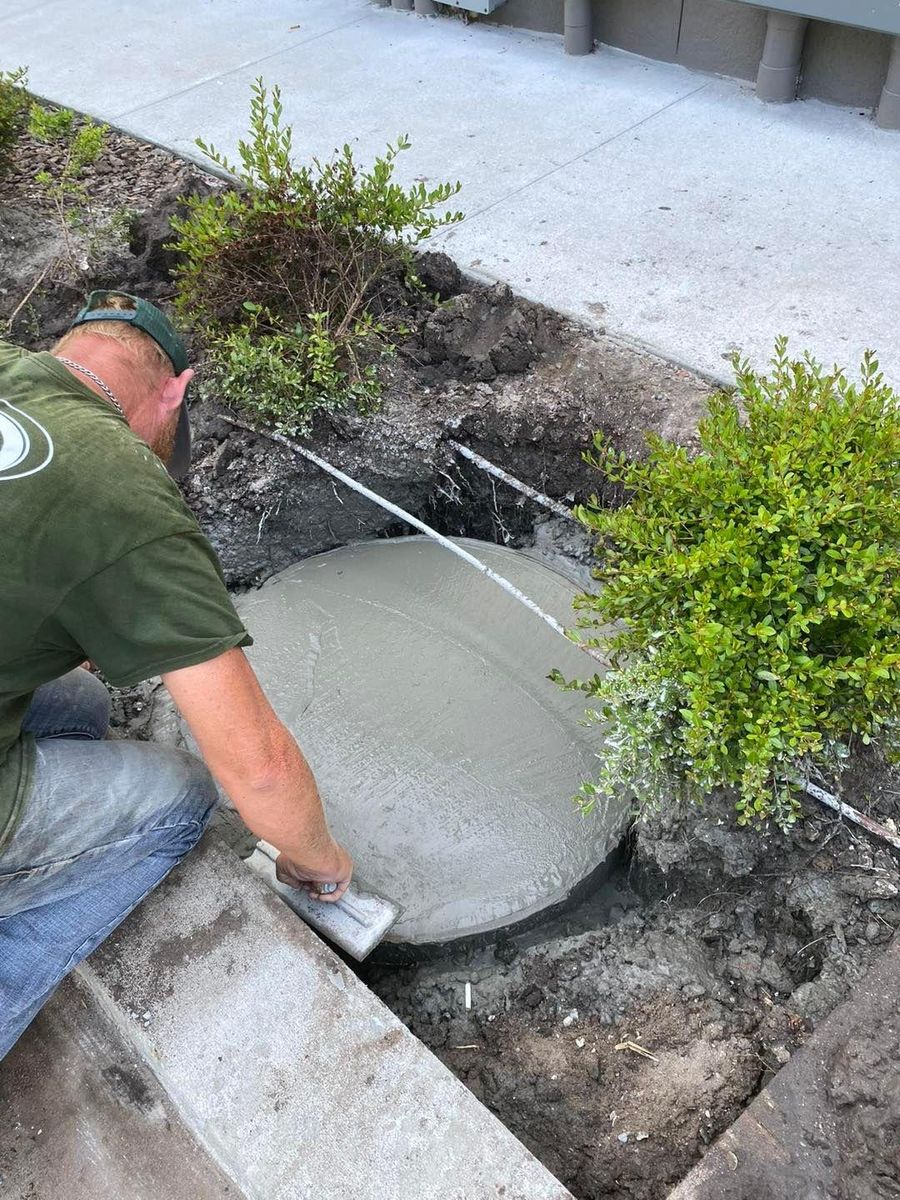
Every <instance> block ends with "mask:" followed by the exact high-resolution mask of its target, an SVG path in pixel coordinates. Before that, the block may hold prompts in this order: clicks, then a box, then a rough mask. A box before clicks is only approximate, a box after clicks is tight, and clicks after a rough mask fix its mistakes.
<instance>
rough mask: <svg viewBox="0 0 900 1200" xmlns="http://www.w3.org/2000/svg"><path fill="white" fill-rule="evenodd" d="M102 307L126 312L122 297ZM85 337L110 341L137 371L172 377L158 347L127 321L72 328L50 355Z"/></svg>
mask: <svg viewBox="0 0 900 1200" xmlns="http://www.w3.org/2000/svg"><path fill="white" fill-rule="evenodd" d="M105 307H106V308H116V309H121V310H122V311H123V312H128V311H129V309H130V305H129V304H128V302H127V299H126V297H124V296H110V297H109V298H108V300H107V302H106V305H105ZM85 335H90V336H91V337H95V336H96V337H107V338H112V339H113V341H116V342H119V344H120V345H122V346H124V347H125V348H126V349H127V350H128V352H129V353H130V354H131V355H132V356H133V357H134V358H135V359H136V360H137V362H138V364H139V366H140V367H142V368H143V369H144V370H145V371H147V372H148V373H150V374H151V375H153V376H155V377H159V376H167V375H174V374H175V368H174V367H173V366H172V360H171V359H170V358H169V356H168V354H166V352H165V350H163V348H162V346H160V345H159V344H158V343H157V342H155V341H154V340H153V338H152V337H150V335H149V333H144V331H143V330H142V329H137V328H136V327H135V326H134V325H132V324H131V322H130V321H88V322H86V323H85V324H84V325H76V326H75V328H74V329H70V330H69V331H68V333H64V334H63V336H62V337H61V338H60V339H59V341H58V342H57V343H56V345H55V346H54V347H53V353H54V354H57V353H59V351H60V350H65V349H66V348H67V347H68V346H70V345H71V344H72V343H73V342H74V341H75V340H76V339H77V338H79V337H84V336H85Z"/></svg>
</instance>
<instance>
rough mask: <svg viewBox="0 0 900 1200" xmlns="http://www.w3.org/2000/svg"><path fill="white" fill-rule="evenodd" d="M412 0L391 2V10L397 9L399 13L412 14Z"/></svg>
mask: <svg viewBox="0 0 900 1200" xmlns="http://www.w3.org/2000/svg"><path fill="white" fill-rule="evenodd" d="M412 7H413V0H391V8H399V9H400V11H401V12H412Z"/></svg>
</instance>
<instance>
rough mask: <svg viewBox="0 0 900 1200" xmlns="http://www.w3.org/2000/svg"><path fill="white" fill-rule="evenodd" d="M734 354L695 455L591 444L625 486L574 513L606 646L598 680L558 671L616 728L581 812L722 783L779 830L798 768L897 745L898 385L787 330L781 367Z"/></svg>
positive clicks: (597, 717)
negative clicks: (855, 369) (606, 664)
mask: <svg viewBox="0 0 900 1200" xmlns="http://www.w3.org/2000/svg"><path fill="white" fill-rule="evenodd" d="M735 369H736V375H737V397H736V398H735V397H734V396H732V395H727V394H720V395H717V396H715V397H714V398H713V399H712V400H711V402H710V405H709V416H708V418H707V419H706V420H705V421H704V422H703V423H702V424H701V427H700V445H701V449H700V452H699V454H697V455H696V457H693V458H692V457H691V456H690V455H689V454H688V453H687V452H686V451H685V450H684V449H682V448H680V447H678V446H676V445H673V444H672V443H670V442H666V441H664V440H663V439H661V438H658V437H652V438H650V439H649V457H648V458H647V459H646V461H644V462H639V463H635V462H628V461H626V459H625V458H624V456H623V455H621V454H617V453H616V452H615V451H613V450H612V449H610V448H609V447H608V446H607V445H606V444H605V443H604V441H603V439H602V438H601V437H600V436H599V435H598V436H597V437H596V438H595V445H594V451H593V453H591V454H589V455H588V456H587V457H588V461H590V462H591V463H592V464H593V465H594V466H596V467H597V468H598V469H599V470H601V471H602V472H603V473H604V475H605V477H606V478H607V479H609V480H612V481H615V482H618V483H620V484H622V485H623V486H624V487H625V489H626V490H627V494H628V495H630V500H629V501H628V502H627V503H626V504H625V506H624V507H622V508H621V509H619V510H616V511H610V510H604V509H602V508H601V507H600V505H599V502H598V501H597V500H596V498H594V499H592V500H591V502H590V503H589V504H588V505H585V506H584V507H581V508H579V509H578V510H577V515H578V517H579V518H580V520H581V521H582V522H583V523H584V525H585V526H586V527H587V528H588V529H590V530H592V531H594V532H595V533H597V534H598V535H599V538H600V540H599V542H598V546H597V554H598V556H599V566H598V567H597V569H596V571H595V575H596V578H597V579H598V580H599V581H600V584H601V587H600V589H599V591H598V594H597V595H596V596H589V595H584V596H581V597H580V598H579V601H578V602H577V603H578V605H579V606H580V608H581V609H582V610H583V611H584V613H585V614H586V615H585V616H584V617H583V618H582V619H581V621H580V622H579V623H580V625H581V626H582V627H583V628H584V629H585V630H586V631H587V633H586V635H585V636H586V639H587V640H589V641H591V642H593V643H595V644H606V645H609V647H610V648H611V652H612V655H613V669H612V670H611V671H610V672H609V673H608V674H607V675H606V676H605V677H604V678H599V677H596V676H595V677H594V678H593V679H590V680H586V681H572V682H570V683H568V684H565V686H568V687H570V688H579V689H581V690H583V691H584V692H585V693H586V694H587V695H588V696H589V697H590V705H591V706H590V709H589V713H588V717H589V720H591V721H596V722H597V723H598V724H601V725H602V726H603V729H604V738H605V743H604V748H603V758H602V761H603V766H602V771H601V775H600V778H599V779H597V780H595V781H591V782H589V783H587V784H586V785H585V786H584V788H583V793H582V797H581V799H582V802H583V803H584V805H585V806H586V807H588V808H589V807H590V806H591V804H592V803H593V802H594V801H595V800H596V799H597V798H598V797H599V796H604V795H609V794H611V792H612V791H613V790H614V789H615V788H616V787H617V786H621V785H623V784H624V785H625V786H627V787H629V788H630V789H632V790H633V792H634V794H635V795H636V797H637V799H638V801H639V803H641V804H642V805H657V804H660V803H662V802H665V801H668V800H671V799H673V798H675V797H681V798H687V799H693V800H697V799H699V798H701V797H702V795H703V794H704V793H705V792H708V791H709V790H711V789H713V788H717V787H722V786H724V787H727V788H732V789H734V790H735V791H736V794H737V810H738V814H739V820H740V821H741V822H742V823H747V822H750V821H753V822H757V821H763V820H765V819H766V818H773V819H774V820H775V821H776V822H777V823H778V824H779V825H781V826H782V827H786V826H788V825H789V824H790V823H791V822H792V821H793V820H794V819H795V816H796V812H797V800H796V790H797V789H796V787H795V786H793V781H795V780H796V779H797V778H800V777H804V776H806V775H807V773H808V772H809V771H810V770H815V769H819V770H826V769H831V770H833V769H834V768H835V766H839V765H840V762H841V761H842V759H843V758H844V757H846V755H847V753H848V747H849V745H850V743H851V742H852V740H853V739H854V738H859V739H861V740H862V741H863V742H865V743H868V742H869V741H870V740H872V739H875V738H879V739H880V740H881V741H883V742H884V744H885V745H886V747H888V748H891V747H893V748H895V749H896V744H897V728H898V717H900V694H898V684H900V506H898V504H897V498H896V489H897V483H898V478H900V474H898V472H900V413H898V397H897V396H896V395H895V394H894V393H893V392H892V391H891V390H890V388H889V387H887V386H886V385H885V383H884V381H883V377H882V376H881V374H879V370H878V363H877V361H876V360H875V358H874V357H873V356H872V355H871V354H867V355H866V356H865V359H864V361H863V365H862V379H861V382H860V384H859V385H858V386H855V385H853V384H851V383H849V382H848V381H847V379H846V378H845V376H844V375H843V373H841V372H840V371H839V370H838V369H837V368H835V369H834V371H833V372H831V373H826V372H825V371H823V369H822V367H821V366H820V365H819V364H818V363H816V362H815V361H813V360H812V359H811V358H809V357H806V358H804V359H803V360H802V361H799V362H798V361H790V360H789V358H788V355H787V343H786V341H785V340H783V339H782V340H780V341H779V342H778V345H777V349H776V356H775V358H774V360H773V363H772V371H771V373H770V374H768V375H760V374H757V373H756V372H755V371H753V370H751V368H750V367H749V365H748V364H747V363H746V362H740V361H738V360H737V359H735ZM738 401H739V403H738ZM741 410H743V416H742V412H741ZM607 622H618V623H620V624H619V625H618V626H617V627H616V628H617V632H614V633H613V635H612V638H611V641H610V642H608V643H606V642H603V639H602V637H601V627H602V626H603V625H604V624H605V623H607ZM554 677H555V678H556V680H557V682H560V683H565V681H564V680H562V679H561V677H560V676H559V674H558V673H555V674H554Z"/></svg>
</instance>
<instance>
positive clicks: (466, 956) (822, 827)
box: [366, 764, 900, 1200]
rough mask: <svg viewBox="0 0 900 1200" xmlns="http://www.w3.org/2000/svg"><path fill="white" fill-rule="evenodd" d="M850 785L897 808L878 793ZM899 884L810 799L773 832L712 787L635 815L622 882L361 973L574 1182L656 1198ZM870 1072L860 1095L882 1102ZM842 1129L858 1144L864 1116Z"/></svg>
mask: <svg viewBox="0 0 900 1200" xmlns="http://www.w3.org/2000/svg"><path fill="white" fill-rule="evenodd" d="M870 771H871V773H872V775H873V776H875V775H878V777H879V778H880V780H881V782H882V785H883V787H882V791H883V792H886V791H887V790H889V789H888V787H887V784H888V783H891V784H892V785H893V787H892V790H894V791H896V792H898V794H900V786H898V784H900V776H898V775H897V773H896V772H891V771H890V770H889V769H888V768H886V767H885V766H884V765H883V764H882V765H881V766H880V768H879V769H878V770H876V768H875V765H874V764H872V766H871V767H870ZM853 799H854V800H855V801H856V802H858V803H860V804H861V805H863V806H864V807H866V808H869V809H871V810H873V811H874V812H877V813H879V814H880V815H881V816H882V817H883V818H884V817H888V818H890V817H891V816H893V818H894V819H896V818H897V817H898V816H900V805H898V803H897V799H896V797H891V798H887V797H885V796H884V795H881V796H880V797H879V796H878V795H877V794H876V795H873V796H870V797H867V796H865V795H861V794H856V795H854V796H853ZM898 896H900V869H898V863H897V862H896V860H894V859H893V858H892V857H891V855H890V854H889V853H888V852H887V851H884V850H875V849H873V848H872V846H871V845H870V844H869V842H868V841H867V840H865V839H864V838H862V837H857V836H855V835H854V834H853V833H852V832H851V831H850V830H848V828H847V827H846V826H843V825H841V824H837V823H835V822H834V821H832V819H831V818H830V816H828V815H827V814H826V815H822V814H820V813H819V812H818V811H815V810H814V809H812V808H810V809H809V810H808V812H807V813H806V815H805V817H804V820H803V822H802V823H801V824H800V826H799V827H798V828H796V829H795V830H794V831H793V832H792V834H791V835H790V836H789V837H788V838H783V837H782V836H780V835H778V834H777V833H774V832H771V831H770V832H768V833H766V834H763V833H757V832H754V831H752V830H742V829H739V828H738V827H737V826H736V824H735V822H734V815H733V812H732V811H731V808H730V802H729V801H728V800H727V799H725V798H724V797H721V798H712V799H711V800H710V801H709V803H708V805H707V806H706V807H705V808H704V810H703V811H698V812H691V813H688V814H682V815H680V816H679V817H677V818H669V819H664V818H663V817H661V816H657V817H654V818H650V819H648V820H646V821H644V822H641V823H639V824H638V825H637V826H636V828H635V833H634V845H633V848H632V852H631V861H630V866H629V870H628V873H627V881H619V886H618V888H616V889H613V888H611V887H607V888H606V889H604V891H603V892H602V893H601V894H600V895H599V896H597V897H594V898H593V899H592V900H591V901H589V902H588V903H587V904H586V905H584V906H582V907H581V908H580V909H577V910H575V911H574V912H572V913H571V914H569V915H567V916H565V917H562V918H559V919H558V920H557V921H556V922H554V923H553V924H552V925H551V926H549V927H545V928H543V929H542V930H539V931H532V932H529V933H525V934H523V935H521V936H518V937H513V938H509V939H507V940H506V941H504V942H501V943H500V944H498V945H497V946H496V947H495V948H494V949H492V950H484V949H481V950H472V949H462V950H461V951H459V952H458V953H456V954H451V955H449V956H448V957H447V958H446V959H444V960H441V961H437V962H429V963H424V964H419V965H416V966H413V967H409V968H406V969H404V970H401V971H399V972H398V971H397V970H396V969H394V968H390V967H385V966H374V967H369V968H368V971H367V972H366V978H367V981H368V982H369V983H370V986H372V987H373V988H374V989H375V990H376V991H377V992H378V993H379V995H381V996H382V998H383V999H384V1000H385V1001H386V1002H387V1003H388V1004H389V1005H390V1007H391V1008H393V1009H394V1010H395V1011H396V1012H397V1013H398V1014H399V1015H400V1016H401V1017H402V1018H403V1020H404V1021H406V1022H407V1023H408V1024H409V1026H410V1028H411V1029H412V1030H413V1032H414V1033H415V1034H416V1035H417V1036H418V1037H420V1038H421V1039H422V1040H423V1041H424V1042H425V1043H426V1044H427V1045H429V1046H431V1047H432V1048H433V1049H434V1050H435V1052H436V1053H437V1054H438V1055H439V1056H440V1057H441V1058H442V1059H443V1061H444V1062H446V1063H447V1065H448V1066H449V1067H450V1068H451V1069H452V1070H454V1071H455V1072H456V1073H457V1074H458V1075H459V1076H460V1077H461V1078H462V1079H463V1080H464V1081H465V1082H466V1084H467V1085H468V1086H469V1087H470V1088H472V1090H473V1091H474V1092H476V1094H477V1095H478V1096H479V1097H480V1098H481V1099H482V1100H483V1101H484V1102H485V1103H486V1104H487V1105H488V1106H489V1107H490V1108H491V1109H493V1111H495V1112H496V1113H497V1115H498V1116H499V1117H500V1119H501V1120H503V1121H504V1123H505V1124H507V1125H508V1126H509V1127H510V1128H511V1129H513V1131H514V1132H515V1133H516V1134H517V1135H518V1136H519V1137H520V1138H521V1139H522V1140H523V1141H524V1142H525V1144H526V1145H528V1146H529V1148H530V1149H531V1150H532V1151H533V1152H534V1153H535V1154H536V1155H537V1156H538V1157H539V1158H541V1159H542V1161H544V1162H545V1163H547V1165H548V1166H549V1167H550V1169H551V1170H552V1171H554V1173H555V1174H557V1175H558V1176H559V1178H560V1179H561V1180H562V1181H563V1182H564V1183H565V1184H566V1185H567V1186H568V1187H569V1188H570V1189H571V1190H572V1191H573V1193H574V1194H575V1195H576V1196H578V1197H580V1198H582V1200H600V1198H601V1197H603V1198H604V1200H606V1198H613V1200H619V1198H622V1200H624V1198H625V1197H629V1198H635V1200H656V1198H659V1197H663V1196H665V1195H666V1193H667V1191H668V1190H669V1188H670V1187H671V1186H673V1185H674V1184H675V1183H676V1182H677V1181H678V1180H679V1179H681V1178H682V1177H683V1175H684V1174H685V1173H686V1171H687V1170H688V1169H689V1168H690V1166H691V1165H692V1164H693V1163H694V1162H695V1161H696V1160H697V1159H698V1158H699V1157H700V1155H701V1154H702V1153H703V1150H704V1149H705V1147H706V1146H708V1145H709V1144H710V1142H711V1141H712V1140H713V1139H714V1138H715V1137H716V1136H717V1135H718V1134H719V1133H721V1132H722V1131H723V1130H724V1129H726V1128H727V1127H728V1126H729V1125H730V1124H731V1122H732V1121H733V1120H734V1119H735V1118H736V1117H737V1116H738V1114H739V1113H740V1112H741V1110H742V1109H743V1108H744V1107H745V1106H746V1104H747V1103H748V1102H749V1101H750V1100H751V1099H752V1098H753V1096H754V1095H756V1093H757V1092H758V1090H759V1089H760V1088H761V1087H762V1086H763V1085H764V1084H765V1082H766V1081H767V1080H768V1079H769V1078H771V1077H772V1075H773V1074H774V1073H775V1072H776V1071H777V1070H778V1069H779V1068H780V1067H781V1066H782V1065H783V1064H784V1063H785V1062H787V1061H789V1059H790V1057H791V1055H792V1054H793V1053H794V1052H795V1051H796V1050H797V1049H798V1048H799V1047H800V1046H802V1044H803V1043H804V1041H805V1040H806V1038H807V1037H808V1036H809V1034H810V1032H811V1031H812V1030H813V1029H814V1028H815V1026H816V1023H817V1022H818V1021H819V1020H821V1019H822V1018H823V1017H824V1016H826V1015H827V1014H828V1013H829V1012H830V1011H831V1010H832V1009H833V1008H834V1007H835V1006H836V1005H837V1004H838V1003H840V1002H841V1001H842V1000H843V999H845V998H846V996H847V994H848V993H849V990H850V988H851V987H852V986H853V984H854V983H855V982H857V981H858V980H859V979H860V978H861V977H862V976H863V974H864V973H865V971H866V970H867V968H868V967H869V966H870V965H871V964H872V963H873V962H874V961H875V960H876V959H877V958H878V956H879V955H880V953H881V952H882V950H883V948H884V946H885V945H886V944H887V943H888V942H889V941H890V939H891V937H892V935H893V933H894V931H895V930H896V929H897V928H898V926H900V899H898ZM466 984H469V985H470V988H471V998H472V1007H471V1009H469V1010H467V1009H466V1007H465V997H466ZM869 1058H871V1055H870V1056H869ZM882 1073H883V1074H885V1077H884V1078H880V1077H879V1075H878V1073H877V1072H876V1073H875V1077H874V1079H873V1078H869V1079H868V1080H867V1084H866V1086H867V1088H868V1092H867V1094H871V1095H872V1096H873V1097H877V1098H879V1099H880V1098H881V1097H882V1096H883V1097H884V1100H885V1102H886V1103H889V1105H890V1104H894V1102H895V1101H896V1099H897V1097H896V1095H895V1092H896V1088H895V1084H894V1082H893V1073H892V1072H886V1070H885V1069H884V1068H883V1072H882ZM839 1101H840V1103H841V1104H843V1105H844V1107H845V1108H846V1104H847V1102H846V1101H845V1100H840V1097H839V1096H838V1093H837V1092H835V1095H834V1102H835V1103H837V1102H839ZM898 1115H900V1110H898V1109H897V1108H896V1107H893V1108H891V1107H889V1108H888V1110H887V1114H885V1113H879V1109H878V1105H877V1103H876V1100H875V1099H872V1100H870V1101H869V1105H868V1108H866V1109H865V1110H864V1111H863V1110H861V1120H862V1119H863V1117H864V1118H865V1120H867V1121H868V1122H870V1123H875V1124H876V1125H878V1124H879V1123H880V1125H885V1124H886V1123H890V1122H891V1121H896V1119H897V1116H898ZM845 1124H846V1123H845ZM880 1125H879V1127H880ZM845 1136H846V1138H847V1140H848V1143H849V1142H850V1141H852V1140H853V1139H854V1138H856V1139H857V1140H861V1144H863V1145H865V1144H867V1142H866V1138H867V1135H866V1132H865V1129H864V1127H863V1125H859V1126H858V1127H857V1126H856V1125H855V1124H854V1123H852V1122H851V1123H850V1124H849V1126H847V1128H846V1132H845ZM869 1140H871V1139H869ZM859 1157H860V1159H861V1160H862V1159H863V1158H864V1154H863V1153H862V1151H861V1152H860V1155H859ZM860 1169H862V1166H861V1167H860ZM873 1169H874V1168H873ZM898 1181H900V1177H898ZM879 1194H881V1193H878V1192H877V1191H876V1192H873V1195H879ZM885 1194H893V1193H885Z"/></svg>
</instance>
